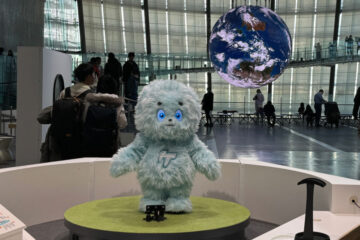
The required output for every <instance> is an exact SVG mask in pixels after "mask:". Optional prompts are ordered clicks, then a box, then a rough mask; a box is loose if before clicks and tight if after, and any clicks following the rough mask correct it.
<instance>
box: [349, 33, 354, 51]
mask: <svg viewBox="0 0 360 240" xmlns="http://www.w3.org/2000/svg"><path fill="white" fill-rule="evenodd" d="M353 45H354V39H353V38H352V35H350V36H349V38H348V49H349V54H350V55H353V53H354V52H353Z"/></svg>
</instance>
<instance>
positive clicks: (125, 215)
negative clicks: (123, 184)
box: [64, 196, 250, 240]
mask: <svg viewBox="0 0 360 240" xmlns="http://www.w3.org/2000/svg"><path fill="white" fill-rule="evenodd" d="M190 200H191V202H192V205H193V212H192V213H183V214H170V213H166V214H165V217H166V220H165V221H162V222H156V221H152V222H146V221H144V220H143V219H144V218H145V216H146V215H145V214H144V213H142V212H140V211H138V206H139V201H140V196H131V197H119V198H109V199H102V200H96V201H92V202H87V203H83V204H80V205H77V206H74V207H72V208H69V209H68V210H67V211H66V212H65V214H64V216H65V226H66V227H67V228H69V230H70V232H71V233H72V234H73V236H74V237H75V239H77V238H79V239H80V240H81V239H83V238H84V239H89V237H90V239H124V240H125V239H126V240H135V239H136V240H141V239H146V240H149V239H169V240H182V239H184V240H192V239H194V240H195V239H196V240H201V239H212V240H215V239H243V238H244V229H245V227H246V226H247V225H248V224H249V219H250V211H249V210H248V209H247V208H245V207H243V206H241V205H239V204H237V203H233V202H228V201H223V200H219V199H214V198H203V197H191V198H190Z"/></svg>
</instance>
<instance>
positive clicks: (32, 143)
mask: <svg viewBox="0 0 360 240" xmlns="http://www.w3.org/2000/svg"><path fill="white" fill-rule="evenodd" d="M71 72H72V71H71V56H70V55H68V54H64V53H60V52H57V51H53V50H50V49H46V48H42V47H18V64H17V121H16V135H17V137H16V164H17V165H18V166H21V165H27V164H33V163H39V162H40V156H41V155H40V146H41V143H42V142H43V141H44V140H45V134H46V131H47V128H48V126H45V125H44V126H42V125H40V124H39V123H38V122H37V120H36V118H37V116H38V114H39V113H40V111H41V109H43V108H45V107H47V106H51V105H52V94H53V84H54V79H55V76H56V75H57V74H62V75H63V78H64V81H65V86H69V85H70V83H71Z"/></svg>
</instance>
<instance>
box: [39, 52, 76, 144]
mask: <svg viewBox="0 0 360 240" xmlns="http://www.w3.org/2000/svg"><path fill="white" fill-rule="evenodd" d="M57 74H61V75H62V76H63V78H64V82H65V87H68V86H70V85H71V79H72V78H71V74H72V71H71V56H70V55H67V54H64V53H60V52H56V51H53V50H50V49H47V48H44V49H43V69H42V108H45V107H47V106H51V105H52V104H53V103H52V101H53V100H52V99H53V87H54V80H55V76H56V75H57ZM48 128H49V125H42V142H44V141H45V136H46V132H47V130H48Z"/></svg>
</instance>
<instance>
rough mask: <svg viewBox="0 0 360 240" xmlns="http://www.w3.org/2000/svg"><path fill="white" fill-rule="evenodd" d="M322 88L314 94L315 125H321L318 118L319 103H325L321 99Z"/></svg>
mask: <svg viewBox="0 0 360 240" xmlns="http://www.w3.org/2000/svg"><path fill="white" fill-rule="evenodd" d="M323 94H324V90H322V89H320V90H319V92H318V93H316V94H315V96H314V103H315V105H314V107H315V127H321V125H320V118H321V111H322V110H321V105H322V104H324V103H326V101H325V100H324V99H323Z"/></svg>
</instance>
